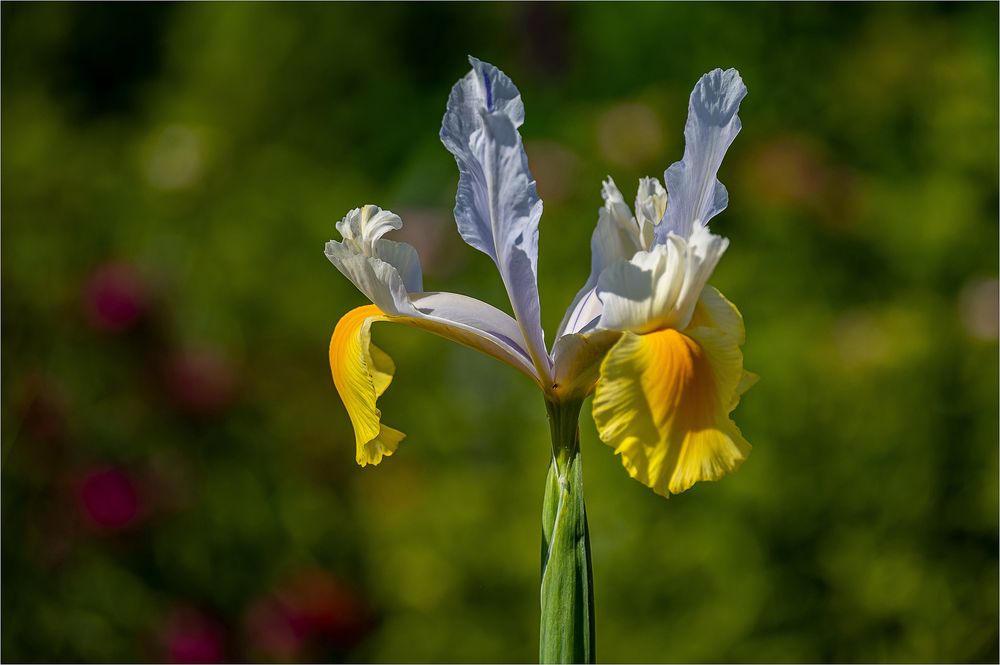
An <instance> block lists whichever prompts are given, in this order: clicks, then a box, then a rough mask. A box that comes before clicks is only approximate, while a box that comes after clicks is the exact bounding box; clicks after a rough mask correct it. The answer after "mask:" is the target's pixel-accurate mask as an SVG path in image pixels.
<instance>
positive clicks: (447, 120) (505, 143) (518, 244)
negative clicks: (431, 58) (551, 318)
mask: <svg viewBox="0 0 1000 665" xmlns="http://www.w3.org/2000/svg"><path fill="white" fill-rule="evenodd" d="M470 62H471V63H472V71H470V72H469V73H468V74H467V75H466V76H465V77H463V78H462V79H461V80H459V82H458V83H456V84H455V87H454V88H453V89H452V91H451V95H450V97H449V99H448V109H447V111H446V112H445V116H444V120H443V121H442V124H441V141H442V143H444V145H445V147H446V148H448V150H449V151H450V152H451V153H452V154H453V155H454V156H455V161H456V163H457V164H458V170H459V181H458V193H457V195H456V197H455V220H456V222H457V224H458V231H459V233H460V234H461V235H462V238H463V239H464V240H465V241H466V242H467V243H469V244H470V245H471V246H472V247H475V248H476V249H478V250H480V251H481V252H483V253H485V254H486V255H487V256H489V257H490V258H492V259H493V261H494V262H495V263H496V265H497V268H498V269H499V270H500V276H501V277H502V279H503V282H504V286H505V287H506V289H507V294H508V296H509V297H510V302H511V306H512V308H513V310H514V317H515V318H516V320H517V323H518V325H519V327H520V329H521V331H522V333H523V334H522V337H523V338H524V339H526V340H527V348H528V351H529V353H530V355H531V357H532V359H533V361H534V363H535V365H536V366H538V367H539V368H540V371H543V373H545V374H547V373H548V369H549V366H550V361H549V358H548V353H547V352H546V350H545V341H544V336H543V333H542V326H541V318H540V314H539V305H538V284H537V274H538V220H539V218H540V217H541V213H542V202H541V200H540V199H539V198H538V192H537V190H536V187H535V180H534V178H532V176H531V172H530V171H529V170H528V158H527V155H526V154H525V152H524V146H523V144H522V141H521V136H520V134H519V133H518V132H517V128H518V127H519V126H520V125H521V123H522V122H523V121H524V105H523V104H522V102H521V96H520V93H519V92H518V90H517V88H516V87H515V86H514V84H513V83H512V82H511V80H510V79H509V78H507V76H506V75H504V73H503V72H501V71H500V70H499V69H497V68H496V67H494V66H492V65H490V64H487V63H484V62H481V61H479V60H477V59H475V58H470Z"/></svg>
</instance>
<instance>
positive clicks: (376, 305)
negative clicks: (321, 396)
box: [326, 58, 756, 662]
mask: <svg viewBox="0 0 1000 665" xmlns="http://www.w3.org/2000/svg"><path fill="white" fill-rule="evenodd" d="M470 62H471V64H472V69H471V71H470V72H469V73H468V74H466V75H465V76H464V77H463V78H461V79H460V80H459V81H458V83H456V84H455V86H454V87H453V88H452V90H451V94H450V96H449V98H448V104H447V109H446V111H445V115H444V119H443V121H442V125H441V132H440V138H441V141H442V143H444V145H445V147H446V148H447V149H448V151H449V152H451V153H452V155H454V157H455V161H456V163H457V164H458V171H459V181H458V193H457V196H456V200H455V211H454V212H455V220H456V222H457V225H458V232H459V233H460V234H461V236H462V238H463V239H464V240H465V242H466V243H468V244H469V245H471V246H472V247H474V248H475V249H478V250H479V251H481V252H483V253H484V254H486V255H487V256H489V257H490V259H492V260H493V262H494V263H495V264H496V267H497V269H498V270H499V272H500V278H501V280H502V281H503V284H504V287H505V288H506V291H507V295H508V297H509V299H510V309H511V312H512V314H513V316H511V315H510V314H508V313H507V312H504V311H501V310H500V309H497V308H496V307H494V306H492V305H489V304H487V303H485V302H482V301H480V300H477V299H475V298H471V297H469V296H465V295H460V294H456V293H448V292H440V291H433V292H428V291H424V288H423V281H422V274H421V266H420V260H419V258H418V256H417V252H416V250H415V249H414V248H413V247H412V246H410V245H408V244H405V243H401V242H397V241H394V240H390V239H388V238H386V237H385V236H386V234H387V233H388V232H390V231H393V230H398V229H400V228H401V227H402V224H403V222H402V220H401V219H400V218H399V216H398V215H396V214H394V213H392V212H390V211H388V210H383V209H381V208H379V207H378V206H375V205H365V206H362V207H360V208H355V209H354V210H351V211H350V212H348V213H347V215H345V216H344V218H343V219H342V220H341V221H340V222H338V223H337V225H336V226H337V231H339V233H340V235H341V237H342V239H341V240H331V241H330V242H328V243H327V245H326V256H327V258H328V259H329V260H330V261H331V262H332V263H333V264H334V266H336V267H337V269H338V270H339V271H340V272H341V273H343V275H344V276H345V277H347V278H348V279H349V280H350V281H351V282H352V283H353V284H354V285H355V286H356V287H357V288H358V289H359V290H360V291H361V292H362V293H363V294H364V295H365V296H366V297H367V298H368V299H369V300H370V301H371V303H372V304H370V305H365V306H362V307H358V308H356V309H354V310H352V311H350V312H348V313H347V314H345V315H344V316H343V318H341V320H340V322H339V323H338V324H337V326H336V328H335V330H334V332H333V337H332V339H331V340H330V366H331V369H332V372H333V380H334V383H335V385H336V388H337V391H338V393H339V394H340V397H341V399H342V400H343V402H344V405H345V406H346V408H347V413H348V415H349V417H350V420H351V423H352V425H353V427H354V434H355V439H356V459H357V462H358V464H360V465H361V466H365V465H368V464H379V463H380V462H381V461H382V459H383V458H384V457H386V456H389V455H392V454H394V453H395V452H396V451H397V450H398V449H399V445H400V442H401V441H402V440H403V438H404V434H403V433H402V432H401V431H399V430H398V429H395V428H393V427H390V426H389V425H386V424H384V423H383V422H382V413H381V411H380V410H379V408H378V406H377V400H378V398H379V397H380V396H381V395H382V393H384V392H385V390H386V389H387V388H388V387H389V384H390V383H391V382H392V377H393V373H394V371H395V367H394V365H393V362H392V360H391V358H390V357H389V356H388V355H386V353H385V352H383V351H382V350H381V349H379V348H378V347H377V346H375V345H374V344H373V343H372V341H371V332H370V329H371V325H372V324H373V323H376V322H390V323H402V324H405V325H409V326H412V327H415V328H422V329H424V330H427V331H429V332H432V333H435V334H437V335H440V336H442V337H445V338H447V339H450V340H453V341H455V342H458V343H460V344H464V345H466V346H469V347H471V348H473V349H476V350H478V351H481V352H483V353H486V354H487V355H490V356H492V357H494V358H496V359H497V360H500V361H501V362H504V363H506V364H508V365H510V366H511V367H513V368H514V369H516V370H517V371H519V372H522V373H524V374H525V375H526V376H528V378H530V379H531V380H532V381H533V382H534V383H535V384H536V385H537V386H538V388H539V389H540V390H541V391H542V393H543V395H544V397H545V402H546V405H547V408H548V413H549V420H550V426H551V434H552V458H551V463H550V470H549V476H548V481H547V485H546V490H545V499H544V506H543V516H542V538H543V548H542V625H541V639H540V642H541V644H540V657H541V659H542V660H543V661H546V662H548V661H567V660H569V661H591V660H593V658H594V624H593V602H592V598H593V585H592V577H591V571H590V544H589V532H588V527H587V523H586V510H585V507H584V504H583V496H582V489H583V487H582V472H581V466H580V455H579V432H578V427H577V421H578V415H579V412H580V409H581V406H582V403H583V400H584V399H585V398H586V397H588V396H589V395H591V394H593V403H592V409H593V417H594V422H595V424H596V426H597V431H598V434H599V435H600V438H601V440H602V441H603V442H604V443H606V444H607V445H608V446H610V447H611V448H612V449H613V450H614V452H615V454H617V455H619V456H620V457H621V461H622V464H623V465H624V467H625V469H626V471H627V472H628V473H629V475H631V476H632V477H633V478H635V479H636V480H638V481H639V482H641V483H643V484H644V485H646V486H648V487H649V488H651V489H652V490H653V491H654V492H656V493H658V494H661V495H663V496H669V495H671V494H677V493H679V492H683V491H684V490H686V489H688V488H690V487H691V486H692V485H693V484H694V483H696V482H698V481H701V480H717V479H719V478H720V477H722V476H723V475H725V474H726V473H728V472H730V471H733V470H734V469H736V468H737V467H738V466H739V465H740V464H741V463H742V462H743V461H744V460H745V459H746V457H747V455H748V453H749V452H750V444H748V443H747V441H746V440H745V439H744V438H743V435H742V434H741V433H740V430H739V428H738V427H737V426H736V424H735V423H734V422H733V421H732V419H731V418H730V413H731V412H732V410H733V409H734V408H735V407H736V405H737V403H738V401H739V399H740V396H741V395H742V394H743V393H744V392H745V391H746V390H747V388H749V387H750V386H751V385H752V383H753V381H754V380H755V378H756V377H754V375H752V374H750V373H748V372H746V371H745V370H744V369H743V354H742V351H741V349H740V347H741V345H742V344H743V341H744V329H743V319H742V317H741V315H740V313H739V311H738V310H737V309H736V307H735V306H733V304H732V303H730V302H729V301H728V300H726V298H725V297H724V296H723V295H722V294H721V293H719V292H718V291H717V290H716V289H714V288H713V287H711V286H709V285H708V281H709V278H710V277H711V275H712V272H713V270H714V269H715V267H716V265H717V264H718V262H719V260H720V258H721V257H722V255H723V253H724V252H725V251H726V249H727V247H728V244H729V242H728V240H726V239H725V238H723V237H720V236H718V235H715V234H713V233H712V232H711V231H710V230H709V228H708V223H709V221H710V220H711V219H712V218H713V217H715V216H716V215H717V214H719V213H720V212H722V211H723V210H724V209H725V208H726V205H727V203H728V198H729V197H728V193H727V192H726V188H725V187H724V186H723V185H722V183H720V182H719V180H718V179H717V173H718V170H719V166H720V164H721V163H722V159H723V156H724V155H725V153H726V150H727V149H728V148H729V146H730V145H731V144H732V142H733V139H735V138H736V135H737V133H739V131H740V126H741V125H740V119H739V117H738V115H737V112H738V110H739V105H740V102H741V100H742V99H743V97H744V96H745V95H746V87H745V86H744V84H743V80H742V79H741V78H740V75H739V73H738V72H737V71H736V70H735V69H729V70H726V71H722V70H720V69H716V70H713V71H711V72H709V73H707V74H705V75H704V76H702V77H701V79H700V80H699V81H698V83H697V84H696V85H695V87H694V90H693V91H692V93H691V97H690V101H689V105H688V118H687V123H686V125H685V127H684V138H685V148H684V155H683V158H682V159H681V160H680V161H678V162H676V163H674V164H673V165H671V166H670V167H669V168H668V169H667V170H666V172H665V173H664V183H663V184H661V183H660V182H659V181H658V180H657V179H655V178H643V179H641V180H640V181H639V187H638V191H637V193H636V196H635V204H634V207H633V208H632V209H630V208H629V205H628V203H626V201H625V198H624V196H623V195H622V193H621V192H620V191H619V189H618V187H617V186H616V185H615V183H614V181H613V180H611V178H608V179H607V180H606V181H605V182H604V183H603V187H602V190H601V194H602V197H603V200H604V205H603V206H602V207H601V208H600V210H599V212H598V219H597V226H596V229H595V230H594V232H593V236H592V238H591V269H590V276H589V277H588V279H587V281H586V283H585V284H584V285H583V287H582V288H581V289H580V291H579V293H577V295H576V297H575V298H574V299H573V301H572V303H571V304H570V306H569V308H568V309H567V311H566V314H565V316H564V317H563V319H562V323H561V324H560V326H559V329H558V330H557V331H556V335H555V341H554V343H553V344H552V347H551V350H549V348H548V347H547V346H546V344H545V336H544V333H543V331H542V326H541V321H540V308H539V300H538V285H537V275H538V223H539V219H540V218H541V216H542V201H541V199H539V197H538V193H537V191H536V187H535V180H534V178H533V177H532V175H531V172H530V171H529V169H528V159H527V156H526V154H525V151H524V146H523V143H522V140H521V136H520V133H519V132H518V128H519V127H520V126H521V124H522V123H523V122H524V105H523V103H522V101H521V95H520V93H519V92H518V89H517V88H516V87H515V86H514V84H513V83H512V82H511V80H510V79H509V78H508V77H507V76H506V75H505V74H504V73H503V72H502V71H500V70H499V69H497V68H496V67H494V66H493V65H490V64H487V63H485V62H482V61H480V60H477V59H476V58H470Z"/></svg>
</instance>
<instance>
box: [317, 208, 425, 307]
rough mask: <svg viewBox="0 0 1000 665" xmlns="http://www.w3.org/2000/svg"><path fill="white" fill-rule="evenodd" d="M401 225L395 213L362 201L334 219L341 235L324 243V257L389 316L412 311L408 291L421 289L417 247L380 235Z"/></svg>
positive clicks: (421, 282) (421, 281)
mask: <svg viewBox="0 0 1000 665" xmlns="http://www.w3.org/2000/svg"><path fill="white" fill-rule="evenodd" d="M402 225H403V222H402V220H400V218H399V216H398V215H396V214H394V213H392V212H390V211H388V210H382V209H381V208H379V207H378V206H374V205H366V206H362V207H361V208H355V209H354V210H351V211H350V212H348V213H347V214H346V215H345V216H344V218H343V219H342V220H340V221H339V222H337V230H338V231H339V232H340V234H341V236H342V237H343V239H342V240H341V241H337V240H331V241H329V242H328V243H326V257H327V258H328V259H329V260H330V262H331V263H332V264H333V265H334V266H336V267H337V270H339V271H340V272H341V273H342V274H343V275H344V276H345V277H347V279H349V280H351V282H352V283H353V284H354V285H355V286H356V287H357V288H358V290H359V291H361V292H362V293H363V294H365V295H366V296H367V297H368V299H369V300H371V301H372V302H373V303H375V304H376V305H377V306H378V307H379V308H380V309H381V310H382V311H383V312H386V313H387V314H391V315H393V316H401V315H408V314H411V313H412V312H413V308H412V306H411V305H410V304H409V298H408V293H409V292H415V291H421V290H423V279H422V274H421V270H420V259H419V258H418V257H417V251H416V250H415V249H414V248H413V247H411V246H410V245H407V244H405V243H400V242H395V241H392V240H388V239H385V238H383V237H382V236H383V235H385V233H387V232H388V231H392V230H397V229H399V228H401V227H402Z"/></svg>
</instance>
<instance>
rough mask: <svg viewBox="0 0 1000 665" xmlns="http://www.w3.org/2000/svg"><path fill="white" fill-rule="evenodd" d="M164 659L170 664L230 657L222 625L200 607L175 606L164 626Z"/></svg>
mask: <svg viewBox="0 0 1000 665" xmlns="http://www.w3.org/2000/svg"><path fill="white" fill-rule="evenodd" d="M159 638H160V644H161V647H162V649H163V659H164V661H166V662H169V663H221V662H224V661H225V659H226V646H225V643H226V639H225V634H224V632H223V630H222V626H221V625H220V624H219V623H218V622H217V621H216V620H214V619H213V618H211V617H209V616H207V615H205V614H204V613H202V612H199V611H198V610H194V609H190V608H175V609H174V610H172V611H171V612H170V613H169V614H168V615H167V617H166V619H165V620H164V622H163V624H162V625H161V626H160V634H159Z"/></svg>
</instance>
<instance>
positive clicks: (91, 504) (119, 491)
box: [78, 467, 140, 531]
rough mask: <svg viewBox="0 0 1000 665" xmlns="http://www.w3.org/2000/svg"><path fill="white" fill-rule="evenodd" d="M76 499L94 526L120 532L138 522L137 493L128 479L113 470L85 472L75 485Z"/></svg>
mask: <svg viewBox="0 0 1000 665" xmlns="http://www.w3.org/2000/svg"><path fill="white" fill-rule="evenodd" d="M78 497H79V500H80V504H81V506H82V507H83V510H84V513H85V514H86V515H87V517H88V518H89V519H90V521H91V522H92V523H93V525H94V526H96V527H98V528H100V529H104V530H108V531H120V530H122V529H126V528H128V527H130V526H133V525H134V524H135V523H136V522H137V521H138V519H139V513H140V502H139V492H138V489H137V488H136V485H135V482H134V481H133V479H132V477H131V476H130V475H129V474H128V473H126V472H125V471H124V470H122V469H120V468H116V467H104V468H99V469H94V470H91V471H89V472H87V473H86V474H85V475H84V476H83V478H82V480H81V481H80V483H79V489H78Z"/></svg>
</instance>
